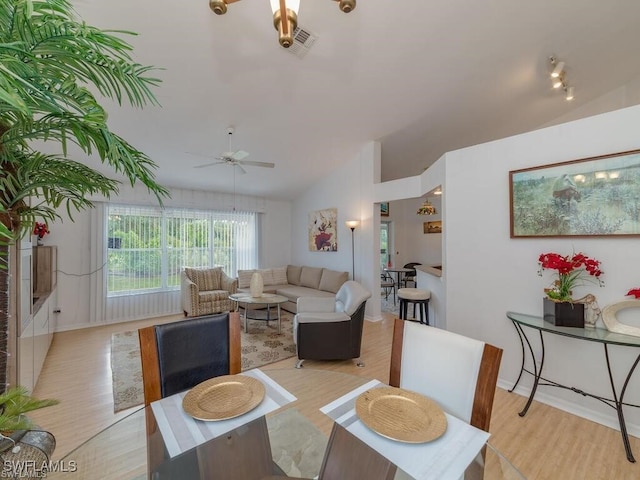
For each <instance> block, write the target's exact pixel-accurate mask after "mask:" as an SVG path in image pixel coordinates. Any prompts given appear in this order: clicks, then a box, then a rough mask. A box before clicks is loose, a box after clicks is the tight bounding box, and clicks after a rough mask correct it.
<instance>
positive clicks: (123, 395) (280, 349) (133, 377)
mask: <svg viewBox="0 0 640 480" xmlns="http://www.w3.org/2000/svg"><path fill="white" fill-rule="evenodd" d="M241 343H242V370H243V371H244V370H249V369H251V368H256V367H261V366H263V365H267V364H269V363H273V362H277V361H279V360H283V359H285V358H289V357H293V356H294V355H295V354H296V347H295V344H294V343H293V315H292V314H291V313H289V312H285V311H283V312H282V333H280V334H278V328H277V322H275V321H270V322H269V324H268V325H267V322H265V321H261V320H249V333H245V332H244V329H243V330H242V340H241ZM111 374H112V380H113V409H114V412H119V411H121V410H125V409H127V408H131V407H135V406H136V405H141V404H142V403H143V402H144V395H143V391H142V365H141V363H140V344H139V343H138V332H137V331H130V332H121V333H114V334H113V335H112V336H111Z"/></svg>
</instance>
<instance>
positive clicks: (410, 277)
mask: <svg viewBox="0 0 640 480" xmlns="http://www.w3.org/2000/svg"><path fill="white" fill-rule="evenodd" d="M416 265H422V264H421V263H418V262H409V263H406V264H405V265H404V268H411V269H412V271H411V272H407V273H405V274H404V276H403V277H402V283H403V284H404V288H407V284H408V283H409V282H412V283H413V285H414V287H415V286H417V283H416V275H417V274H418V273H417V272H416V269H415V266H416ZM398 288H400V286H399V285H398Z"/></svg>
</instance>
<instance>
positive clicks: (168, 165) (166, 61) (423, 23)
mask: <svg viewBox="0 0 640 480" xmlns="http://www.w3.org/2000/svg"><path fill="white" fill-rule="evenodd" d="M72 3H73V4H74V5H75V6H76V9H77V10H78V12H79V13H80V15H81V16H82V17H83V19H84V20H85V21H86V22H87V23H89V24H92V25H95V26H98V27H101V28H105V29H125V30H131V31H135V32H138V33H139V36H137V37H129V38H128V40H129V41H130V43H132V44H133V45H134V47H135V50H134V57H135V60H136V61H137V62H139V63H142V64H149V65H154V66H157V67H160V68H163V69H164V70H162V71H159V72H157V76H158V77H159V78H161V79H162V84H161V86H160V88H158V89H157V91H156V95H157V98H158V100H159V102H160V103H161V105H162V106H161V107H153V106H151V107H147V108H145V109H144V110H132V109H130V108H110V109H109V110H110V117H109V121H110V126H111V128H112V129H113V130H114V131H116V132H118V133H119V134H121V135H122V136H123V137H124V138H126V139H127V140H129V141H130V142H131V143H132V144H134V145H135V146H136V147H137V148H139V149H141V150H143V151H144V152H145V153H147V154H148V155H149V156H150V157H151V158H152V159H153V160H154V161H155V162H156V163H157V164H158V166H159V169H158V171H157V179H158V180H159V182H160V183H162V184H164V185H165V186H174V187H187V188H194V189H202V190H216V191H227V192H229V191H232V190H233V168H232V167H229V166H223V165H219V166H215V167H210V168H206V169H194V168H192V167H194V166H195V165H200V164H203V163H208V162H210V161H211V162H212V161H214V160H213V159H212V158H211V157H213V156H215V155H218V154H220V153H221V152H223V151H227V150H228V147H229V145H228V141H229V139H228V136H227V134H226V127H228V126H230V125H233V126H235V128H236V131H235V134H234V135H233V137H232V140H231V150H239V149H242V150H245V151H247V152H250V153H251V155H250V157H249V158H248V159H247V160H254V161H264V162H273V163H275V164H276V167H275V168H274V169H272V170H271V169H263V168H257V167H248V168H247V170H248V173H247V174H246V175H242V176H241V177H238V179H237V192H238V193H245V194H252V195H260V196H268V197H270V198H279V199H293V198H295V197H296V196H298V195H299V194H300V193H302V192H303V191H304V190H305V189H307V188H309V187H310V186H311V185H312V184H313V183H314V181H315V180H317V179H318V178H321V177H322V176H324V175H326V174H327V172H329V171H331V170H332V169H334V168H336V167H337V166H339V165H340V164H342V163H344V162H347V161H350V160H351V159H353V158H354V155H356V154H357V153H358V152H359V151H360V149H361V147H362V145H363V144H364V143H366V142H368V141H371V140H379V141H381V143H382V163H383V168H382V176H383V180H391V179H396V178H402V177H407V176H413V175H417V174H420V173H421V172H422V171H423V170H424V169H425V168H426V167H427V166H429V165H430V164H431V163H433V162H434V161H435V160H437V159H438V158H439V157H440V156H441V155H442V154H443V153H445V152H447V151H451V150H454V149H457V148H461V147H465V146H469V145H474V144H477V143H481V142H485V141H489V140H495V139H498V138H502V137H505V136H509V135H513V134H517V133H522V132H525V131H529V130H532V129H535V128H538V127H540V126H541V125H543V124H546V123H548V122H550V121H553V119H556V118H558V117H560V116H562V115H565V114H566V113H567V112H569V111H570V110H571V109H574V108H577V107H579V106H581V105H584V104H585V103H588V102H589V101H591V100H593V99H595V98H597V97H599V96H601V95H603V94H604V93H607V92H609V91H612V90H614V89H615V88H617V87H619V86H620V85H624V84H626V83H628V82H629V81H630V80H632V79H635V78H636V77H638V76H640V56H639V55H638V46H639V45H640V28H638V24H639V21H640V2H638V1H637V0H608V1H602V0H553V1H551V0H537V1H534V2H524V1H517V0H489V1H484V2H480V1H478V0H440V1H437V0H431V1H423V0H405V1H404V2H392V1H389V0H387V1H382V0H360V1H359V2H358V5H357V8H356V9H355V10H354V11H353V12H351V13H349V14H344V13H342V12H340V10H339V9H338V6H337V3H336V2H333V1H331V0H301V7H300V13H299V17H298V20H299V26H301V27H303V28H305V29H306V30H309V31H311V32H313V33H315V34H316V35H318V37H319V38H318V40H317V41H316V42H315V44H314V45H313V47H312V49H311V50H310V51H309V53H308V54H307V55H306V56H305V57H304V58H303V59H300V58H297V57H296V56H294V55H292V54H291V53H289V52H287V51H286V50H285V49H283V48H282V47H280V46H279V44H278V41H277V32H276V31H275V29H274V28H273V24H272V14H271V10H270V6H269V1H268V0H242V1H240V2H237V3H234V4H232V5H229V8H228V12H227V14H226V15H223V16H218V15H215V14H214V13H213V12H212V11H211V10H210V9H209V6H208V2H207V0H197V1H196V0H182V1H177V0H173V1H169V0H153V1H152V0H135V1H132V0H109V1H97V0H72ZM552 54H553V55H556V56H558V57H559V58H560V59H562V60H564V61H565V62H566V63H567V80H568V82H569V83H570V84H572V85H574V86H575V93H576V98H575V100H574V101H573V102H567V101H565V100H564V97H563V95H562V94H561V93H560V92H558V91H554V90H553V89H552V88H551V87H550V79H549V76H548V73H549V70H548V57H549V56H550V55H552ZM194 154H195V155H194ZM199 155H201V156H199ZM208 157H209V158H208Z"/></svg>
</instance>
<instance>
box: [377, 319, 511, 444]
mask: <svg viewBox="0 0 640 480" xmlns="http://www.w3.org/2000/svg"><path fill="white" fill-rule="evenodd" d="M501 359H502V349H501V348H498V347H494V346H493V345H490V344H488V343H485V342H482V341H480V340H475V339H473V338H469V337H465V336H463V335H459V334H457V333H454V332H449V331H447V330H442V329H440V328H436V327H431V326H428V325H422V324H419V323H415V322H406V321H404V320H401V319H398V318H396V319H395V323H394V326H393V343H392V346H391V370H390V373H389V384H390V385H391V386H394V387H400V388H406V389H407V390H413V391H415V392H418V393H421V394H423V395H425V396H427V397H429V398H431V399H433V400H435V401H436V402H437V403H438V404H439V405H440V406H441V407H442V409H443V410H444V411H445V412H447V413H449V414H451V415H453V416H455V417H458V418H460V419H461V420H464V421H466V422H468V423H470V424H471V425H473V426H474V427H477V428H479V429H481V430H484V431H487V432H488V431H489V424H490V422H491V410H492V407H493V399H494V396H495V392H496V385H497V382H498V372H499V370H500V361H501Z"/></svg>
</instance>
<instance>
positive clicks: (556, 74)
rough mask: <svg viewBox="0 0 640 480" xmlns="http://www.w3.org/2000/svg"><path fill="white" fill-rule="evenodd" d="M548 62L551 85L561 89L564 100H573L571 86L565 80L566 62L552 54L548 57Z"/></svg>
mask: <svg viewBox="0 0 640 480" xmlns="http://www.w3.org/2000/svg"><path fill="white" fill-rule="evenodd" d="M549 64H550V65H551V73H550V76H551V86H552V87H553V88H554V89H556V90H559V89H562V90H563V91H564V93H565V99H566V100H573V87H572V86H569V84H568V82H567V72H566V71H565V67H566V64H565V63H564V62H561V61H559V60H558V59H557V58H556V57H553V56H552V57H549Z"/></svg>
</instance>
